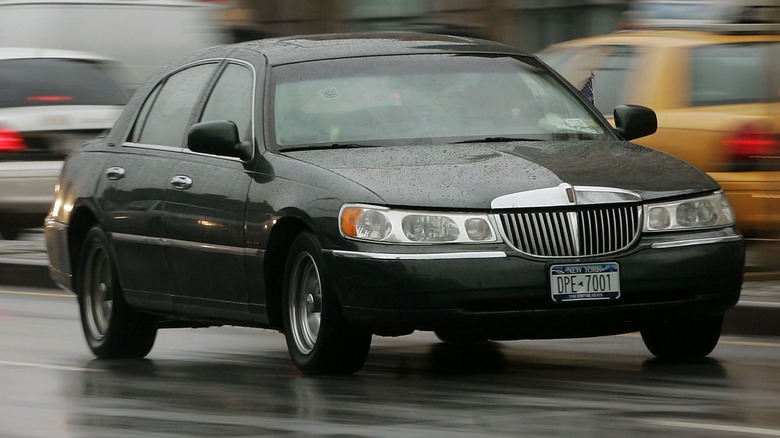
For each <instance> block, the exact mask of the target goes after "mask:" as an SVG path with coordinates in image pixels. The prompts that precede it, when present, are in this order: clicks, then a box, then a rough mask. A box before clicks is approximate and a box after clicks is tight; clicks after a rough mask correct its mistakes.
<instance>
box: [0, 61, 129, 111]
mask: <svg viewBox="0 0 780 438" xmlns="http://www.w3.org/2000/svg"><path fill="white" fill-rule="evenodd" d="M109 67H110V66H109V64H108V63H104V62H95V61H89V60H78V59H59V58H34V59H9V60H2V61H0V84H2V86H1V87H0V108H9V107H23V106H41V105H124V104H125V103H126V102H127V98H128V95H127V93H126V91H125V89H123V88H122V86H121V85H120V84H119V83H118V82H117V81H116V80H115V79H114V78H113V77H112V75H111V74H110V73H109V72H110V70H109Z"/></svg>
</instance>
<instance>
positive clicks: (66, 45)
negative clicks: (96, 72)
mask: <svg viewBox="0 0 780 438" xmlns="http://www.w3.org/2000/svg"><path fill="white" fill-rule="evenodd" d="M218 11H219V6H217V5H215V4H208V3H203V2H197V1H191V0H118V1H105V0H102V1H101V0H24V1H22V0H0V46H5V47H41V48H52V49H66V50H78V51H85V52H92V53H98V54H100V55H103V56H106V57H109V58H113V59H116V60H119V61H120V62H122V63H123V64H125V66H126V68H127V70H128V75H127V77H126V78H123V79H126V80H127V81H128V84H129V85H131V86H133V87H134V86H137V85H138V84H140V83H141V82H143V81H144V80H146V78H148V77H149V76H150V75H151V74H153V73H155V72H156V71H157V70H159V69H160V68H161V67H162V66H164V65H165V64H167V63H169V62H172V61H174V60H175V59H177V58H179V57H181V56H184V55H185V54H187V53H190V52H192V51H193V50H197V49H202V48H204V47H210V46H214V45H218V44H224V43H226V42H228V36H227V34H226V33H225V31H224V30H223V29H222V28H221V27H220V25H219V23H218V22H217V19H218V15H217V12H218Z"/></svg>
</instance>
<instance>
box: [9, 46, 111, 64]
mask: <svg viewBox="0 0 780 438" xmlns="http://www.w3.org/2000/svg"><path fill="white" fill-rule="evenodd" d="M40 58H62V59H80V60H85V61H113V60H112V59H111V58H107V57H105V56H102V55H98V54H96V53H89V52H79V51H75V50H60V49H41V48H36V47H0V60H8V59H40Z"/></svg>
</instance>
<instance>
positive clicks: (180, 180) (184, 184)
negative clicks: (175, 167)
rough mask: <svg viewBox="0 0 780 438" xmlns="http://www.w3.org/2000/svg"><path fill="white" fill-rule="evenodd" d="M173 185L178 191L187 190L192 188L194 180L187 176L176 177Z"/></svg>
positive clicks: (172, 181)
mask: <svg viewBox="0 0 780 438" xmlns="http://www.w3.org/2000/svg"><path fill="white" fill-rule="evenodd" d="M171 185H172V186H173V188H175V189H178V190H187V189H189V188H190V187H192V178H190V177H188V176H186V175H176V176H174V177H173V179H172V180H171Z"/></svg>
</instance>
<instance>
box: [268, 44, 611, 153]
mask: <svg viewBox="0 0 780 438" xmlns="http://www.w3.org/2000/svg"><path fill="white" fill-rule="evenodd" d="M271 93H272V95H271V102H272V104H273V106H272V108H273V109H272V111H271V114H270V117H271V120H270V124H271V127H272V129H271V133H272V134H271V135H272V140H273V142H274V143H275V144H276V145H277V146H278V147H279V149H282V150H285V149H291V148H299V147H323V146H327V145H337V146H339V145H340V146H355V145H361V144H400V143H406V144H432V143H437V142H439V143H441V142H452V141H472V140H473V141H479V140H480V139H488V140H489V141H496V140H511V139H529V140H544V139H558V138H566V137H569V136H573V137H576V138H604V136H605V135H606V134H605V128H604V126H603V125H602V124H601V122H600V121H598V120H597V119H596V118H595V116H594V115H593V114H592V113H591V112H590V111H589V110H588V109H587V108H586V107H585V106H584V105H583V104H582V103H581V102H580V101H579V100H578V99H576V98H575V97H574V96H573V95H572V93H571V92H570V91H569V90H568V89H567V88H566V87H565V86H564V85H563V84H561V83H560V82H559V81H558V80H557V79H556V78H555V77H554V76H553V75H552V74H551V73H550V72H549V71H547V70H546V69H545V68H543V67H541V66H534V65H530V64H528V63H527V62H525V61H523V60H520V59H516V58H512V57H508V56H501V57H488V56H474V55H411V56H384V57H367V58H351V59H338V60H327V61H316V62H308V63H300V64H290V65H283V66H279V67H276V68H274V70H273V73H272V86H271Z"/></svg>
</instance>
